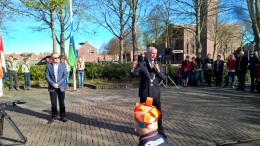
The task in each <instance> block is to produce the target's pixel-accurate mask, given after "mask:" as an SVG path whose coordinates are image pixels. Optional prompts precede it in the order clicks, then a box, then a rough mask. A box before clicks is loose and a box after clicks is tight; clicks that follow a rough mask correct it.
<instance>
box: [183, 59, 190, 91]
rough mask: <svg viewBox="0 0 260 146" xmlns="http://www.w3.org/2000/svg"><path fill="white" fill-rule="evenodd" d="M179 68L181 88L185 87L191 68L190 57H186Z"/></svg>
mask: <svg viewBox="0 0 260 146" xmlns="http://www.w3.org/2000/svg"><path fill="white" fill-rule="evenodd" d="M181 67H182V82H183V87H187V85H188V81H189V75H190V68H191V62H190V56H186V59H185V60H184V61H183V62H182V65H181Z"/></svg>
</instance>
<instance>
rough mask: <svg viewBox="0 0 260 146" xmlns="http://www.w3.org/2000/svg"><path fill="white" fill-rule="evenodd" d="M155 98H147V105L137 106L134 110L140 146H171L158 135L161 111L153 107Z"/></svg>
mask: <svg viewBox="0 0 260 146" xmlns="http://www.w3.org/2000/svg"><path fill="white" fill-rule="evenodd" d="M152 103H153V98H150V97H147V99H146V103H142V104H137V106H136V107H135V109H134V117H135V123H134V126H135V131H136V132H138V133H139V134H140V138H139V144H138V146H148V145H151V146H155V145H156V146H169V143H168V142H167V140H166V139H165V137H163V136H162V135H161V134H159V133H158V131H157V129H158V123H157V121H158V118H159V116H160V114H161V113H160V111H159V110H158V109H157V108H156V107H154V106H152Z"/></svg>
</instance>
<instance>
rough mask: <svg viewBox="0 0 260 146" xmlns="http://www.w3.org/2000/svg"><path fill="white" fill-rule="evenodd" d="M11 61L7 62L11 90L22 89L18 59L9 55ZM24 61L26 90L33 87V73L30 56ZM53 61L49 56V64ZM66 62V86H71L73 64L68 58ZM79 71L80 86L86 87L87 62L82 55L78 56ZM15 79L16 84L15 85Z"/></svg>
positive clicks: (22, 69)
mask: <svg viewBox="0 0 260 146" xmlns="http://www.w3.org/2000/svg"><path fill="white" fill-rule="evenodd" d="M8 59H9V61H8V62H7V65H6V69H7V74H8V77H9V80H10V84H9V91H13V89H15V90H17V91H20V88H19V80H18V71H19V69H20V65H19V63H18V62H17V61H15V60H14V58H13V56H12V55H10V56H9V57H8ZM23 60H24V63H23V64H22V65H21V71H22V73H23V75H24V87H23V89H24V90H30V89H31V84H30V80H31V75H30V69H31V65H30V63H29V58H24V59H23ZM52 62H53V59H52V58H50V59H49V58H48V60H46V63H47V64H51V63H52ZM64 64H65V66H66V70H67V76H66V79H65V81H64V82H65V87H66V88H69V77H70V72H71V66H70V65H69V64H68V60H67V59H64ZM76 69H77V73H78V88H84V69H85V62H84V61H83V60H82V58H81V56H79V57H78V60H77V66H76ZM13 81H14V83H15V84H14V85H13ZM14 86H15V87H14Z"/></svg>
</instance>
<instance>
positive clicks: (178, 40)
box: [155, 0, 241, 63]
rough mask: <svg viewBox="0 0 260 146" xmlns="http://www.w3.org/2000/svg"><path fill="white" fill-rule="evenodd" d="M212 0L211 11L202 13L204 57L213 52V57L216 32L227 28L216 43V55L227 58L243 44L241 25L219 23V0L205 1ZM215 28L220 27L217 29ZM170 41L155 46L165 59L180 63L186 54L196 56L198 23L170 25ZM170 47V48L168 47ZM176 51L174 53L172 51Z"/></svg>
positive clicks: (201, 36)
mask: <svg viewBox="0 0 260 146" xmlns="http://www.w3.org/2000/svg"><path fill="white" fill-rule="evenodd" d="M206 2H210V4H209V7H208V8H209V9H211V10H210V11H207V12H203V13H201V15H202V16H201V17H203V16H205V15H206V16H205V20H204V21H203V22H204V24H203V29H202V31H201V35H200V38H201V45H202V51H201V53H202V57H203V58H206V56H207V54H209V53H210V54H211V55H212V57H213V51H214V41H213V40H214V36H215V35H216V34H215V32H217V31H219V30H220V27H221V30H222V29H223V30H225V33H224V35H223V36H222V37H221V38H220V39H218V41H215V42H216V43H215V44H216V45H217V46H216V52H215V56H214V58H215V59H216V55H218V54H220V55H221V56H222V59H223V58H224V59H226V58H227V57H228V54H231V53H233V52H234V51H235V50H236V49H237V48H239V47H240V45H241V38H240V34H241V32H240V25H238V24H221V25H220V24H218V23H217V14H218V10H217V8H214V7H216V5H217V2H218V0H211V1H205V3H206ZM215 28H218V30H217V31H216V29H215ZM168 30H169V43H168V45H169V46H167V45H166V43H160V42H156V44H158V45H155V47H156V48H157V49H158V54H159V55H160V54H161V55H162V59H163V60H170V61H172V62H176V63H179V62H181V61H183V60H184V58H185V56H187V55H189V56H190V57H193V56H194V57H196V54H197V47H196V37H195V36H194V34H195V30H196V24H189V25H186V24H183V25H170V26H169V29H168ZM167 48H170V49H167ZM173 50H174V51H175V52H176V53H172V51H173Z"/></svg>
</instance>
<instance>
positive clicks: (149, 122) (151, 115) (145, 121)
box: [134, 97, 161, 128]
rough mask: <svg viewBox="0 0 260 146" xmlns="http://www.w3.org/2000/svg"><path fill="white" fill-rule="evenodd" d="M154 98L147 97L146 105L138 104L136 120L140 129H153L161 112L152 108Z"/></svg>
mask: <svg viewBox="0 0 260 146" xmlns="http://www.w3.org/2000/svg"><path fill="white" fill-rule="evenodd" d="M152 103H153V98H151V97H147V99H146V102H145V103H141V104H138V105H137V106H136V107H135V109H134V116H135V120H136V121H137V124H138V127H140V128H153V127H154V125H155V124H156V122H157V121H158V118H159V116H160V114H161V112H160V111H159V110H158V109H157V108H156V107H154V106H152Z"/></svg>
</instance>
